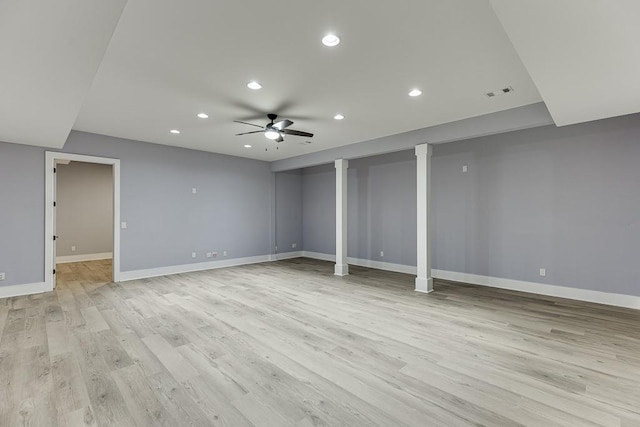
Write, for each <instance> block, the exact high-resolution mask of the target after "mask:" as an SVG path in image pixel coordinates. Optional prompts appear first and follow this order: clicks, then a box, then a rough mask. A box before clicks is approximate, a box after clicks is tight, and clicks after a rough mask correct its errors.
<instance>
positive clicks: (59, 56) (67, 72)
mask: <svg viewBox="0 0 640 427" xmlns="http://www.w3.org/2000/svg"><path fill="white" fill-rule="evenodd" d="M125 4H126V0H109V1H103V0H55V1H24V0H3V1H2V2H0V58H1V59H0V141H7V142H13V143H20V144H30V145H39V146H45V147H55V148H61V147H62V146H63V145H64V143H65V141H66V139H67V136H68V135H69V132H70V131H71V128H72V126H73V124H74V123H75V120H76V117H77V115H78V111H80V108H81V107H82V103H83V100H84V98H85V97H86V95H87V92H88V90H89V88H90V86H91V83H92V82H93V78H94V77H95V75H96V72H97V71H98V68H99V66H100V63H101V61H102V58H103V56H104V53H105V51H106V49H107V47H108V45H109V41H110V40H111V36H112V34H113V31H114V29H115V27H116V25H117V23H118V20H119V19H120V15H121V13H122V11H123V9H124V7H125Z"/></svg>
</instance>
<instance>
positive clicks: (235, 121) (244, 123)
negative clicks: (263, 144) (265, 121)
mask: <svg viewBox="0 0 640 427" xmlns="http://www.w3.org/2000/svg"><path fill="white" fill-rule="evenodd" d="M233 122H234V123H242V124H243V125H249V126H255V127H257V128H260V129H264V126H260V125H254V124H253V123H247V122H241V121H240V120H234V121H233Z"/></svg>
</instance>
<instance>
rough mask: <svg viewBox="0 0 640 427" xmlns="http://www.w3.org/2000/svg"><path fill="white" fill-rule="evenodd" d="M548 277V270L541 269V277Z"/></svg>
mask: <svg viewBox="0 0 640 427" xmlns="http://www.w3.org/2000/svg"><path fill="white" fill-rule="evenodd" d="M546 275H547V269H546V268H541V269H540V276H542V277H544V276H546Z"/></svg>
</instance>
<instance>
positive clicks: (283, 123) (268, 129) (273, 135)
mask: <svg viewBox="0 0 640 427" xmlns="http://www.w3.org/2000/svg"><path fill="white" fill-rule="evenodd" d="M267 118H268V119H269V120H270V122H269V123H267V125H266V126H260V125H256V124H255V123H248V122H243V121H240V120H234V122H235V123H240V124H243V125H249V126H254V127H258V128H261V130H254V131H251V132H243V133H237V134H236V136H241V135H250V134H253V133H263V134H264V136H265V138H267V139H270V140H272V141H275V142H282V141H284V135H294V136H302V137H305V138H313V134H312V133H309V132H303V131H300V130H294V129H288V127H289V126H291V125H292V124H293V122H292V121H291V120H287V119H285V120H280V121H279V122H277V123H275V121H276V119H277V118H278V115H277V114H267ZM276 148H277V147H276Z"/></svg>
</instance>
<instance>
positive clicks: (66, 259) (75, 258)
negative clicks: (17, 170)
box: [56, 252, 113, 264]
mask: <svg viewBox="0 0 640 427" xmlns="http://www.w3.org/2000/svg"><path fill="white" fill-rule="evenodd" d="M112 258H113V254H112V253H111V252H104V253H101V254H84V255H66V256H59V257H56V264H67V263H70V262H83V261H98V260H101V259H112Z"/></svg>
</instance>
